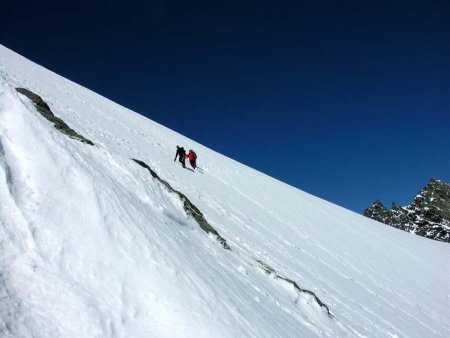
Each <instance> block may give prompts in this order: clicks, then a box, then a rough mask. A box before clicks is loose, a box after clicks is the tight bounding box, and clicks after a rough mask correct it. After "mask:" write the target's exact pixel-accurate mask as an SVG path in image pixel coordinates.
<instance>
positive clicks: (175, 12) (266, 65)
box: [0, 0, 450, 212]
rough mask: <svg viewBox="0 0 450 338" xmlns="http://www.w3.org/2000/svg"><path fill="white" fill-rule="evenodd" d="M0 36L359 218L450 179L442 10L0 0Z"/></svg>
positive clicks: (449, 82) (447, 20) (395, 5)
mask: <svg viewBox="0 0 450 338" xmlns="http://www.w3.org/2000/svg"><path fill="white" fill-rule="evenodd" d="M0 43H2V44H4V45H5V46H6V47H8V48H10V49H12V50H14V51H16V52H18V53H20V54H22V55H24V56H25V57H27V58H29V59H31V60H33V61H34V62H36V63H38V64H41V65H42V66H44V67H46V68H49V69H51V70H53V71H54V72H56V73H59V74H60V75H62V76H65V77H67V78H69V79H71V80H72V81H75V82H77V83H79V84H81V85H83V86H86V87H88V88H90V89H92V90H94V91H96V92H98V93H100V94H102V95H104V96H106V97H108V98H110V99H112V100H113V101H116V102H118V103H120V104H122V105H124V106H126V107H128V108H130V109H132V110H135V111H136V112H138V113H141V114H143V115H146V116H148V117H149V118H150V119H152V120H154V121H157V122H159V123H161V124H164V125H165V126H167V127H169V128H171V129H174V130H176V131H178V132H180V133H182V134H184V135H186V136H188V137H191V138H193V139H195V140H196V141H198V142H200V143H202V144H204V145H206V146H208V147H210V148H212V149H214V150H216V151H219V152H221V153H223V154H225V155H227V156H229V157H231V158H234V159H236V160H238V161H240V162H242V163H245V164H247V165H249V166H251V167H253V168H255V169H257V170H260V171H262V172H265V173H267V174H269V175H271V176H273V177H275V178H278V179H280V180H282V181H284V182H287V183H289V184H291V185H293V186H296V187H298V188H300V189H302V190H305V191H307V192H310V193H312V194H314V195H317V196H319V197H322V198H324V199H326V200H329V201H332V202H334V203H337V204H339V205H341V206H344V207H346V208H349V209H351V210H354V211H357V212H362V210H363V209H364V208H365V207H367V206H369V205H370V204H371V203H372V201H373V200H374V199H376V198H379V199H381V201H383V202H384V203H385V204H387V205H388V206H390V203H391V202H397V203H399V204H407V203H409V202H410V201H411V199H412V197H413V196H414V194H415V193H417V192H418V190H419V189H420V188H421V187H422V186H423V185H424V184H425V183H426V182H427V181H428V180H429V179H430V178H431V177H436V178H440V179H443V180H445V181H447V182H450V61H449V60H450V2H449V1H442V2H441V1H406V0H404V1H388V2H383V1H376V2H371V1H357V2H356V1H355V2H351V1H344V2H343V3H341V2H340V1H320V0H319V1H251V2H250V1H234V0H228V1H205V2H198V1H194V2H189V1H179V2H178V1H136V0H134V1H84V0H81V1H77V2H64V1H13V0H0ZM174 147H175V144H174ZM168 156H173V154H168ZM199 156H200V160H201V154H199ZM200 162H201V161H200ZM200 165H201V163H200Z"/></svg>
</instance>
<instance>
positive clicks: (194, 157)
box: [186, 151, 197, 161]
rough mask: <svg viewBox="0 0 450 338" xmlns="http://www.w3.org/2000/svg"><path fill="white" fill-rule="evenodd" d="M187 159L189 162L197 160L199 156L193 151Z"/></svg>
mask: <svg viewBox="0 0 450 338" xmlns="http://www.w3.org/2000/svg"><path fill="white" fill-rule="evenodd" d="M186 157H187V158H188V160H189V161H193V160H195V159H197V155H196V154H195V153H194V152H193V151H191V152H189V154H187V155H186Z"/></svg>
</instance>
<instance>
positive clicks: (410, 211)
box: [364, 178, 450, 242]
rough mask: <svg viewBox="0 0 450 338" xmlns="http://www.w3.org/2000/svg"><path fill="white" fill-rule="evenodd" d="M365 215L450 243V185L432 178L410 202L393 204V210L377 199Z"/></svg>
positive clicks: (365, 211)
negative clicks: (404, 204) (408, 203)
mask: <svg viewBox="0 0 450 338" xmlns="http://www.w3.org/2000/svg"><path fill="white" fill-rule="evenodd" d="M364 216H366V217H369V218H372V219H374V220H377V221H379V222H382V223H385V224H388V225H390V226H393V227H395V228H398V229H401V230H405V231H408V232H411V233H414V234H416V235H419V236H424V237H427V238H431V239H434V240H438V241H442V242H450V184H448V183H445V182H444V181H442V180H438V179H435V178H432V179H430V181H429V182H428V183H427V184H426V185H425V186H424V187H423V188H422V190H421V191H420V192H419V193H418V194H417V195H416V196H415V197H414V200H413V202H412V203H411V204H410V205H407V206H405V207H402V206H400V205H398V204H396V203H392V208H391V209H390V210H389V209H386V208H385V207H384V205H383V203H381V202H380V201H379V200H376V201H375V202H374V203H373V204H372V206H370V207H369V208H367V209H366V210H364Z"/></svg>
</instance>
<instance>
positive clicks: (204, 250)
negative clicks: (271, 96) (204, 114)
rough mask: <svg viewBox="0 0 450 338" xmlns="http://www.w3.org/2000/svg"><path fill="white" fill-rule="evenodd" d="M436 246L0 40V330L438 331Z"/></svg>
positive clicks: (439, 263)
mask: <svg viewBox="0 0 450 338" xmlns="http://www.w3.org/2000/svg"><path fill="white" fill-rule="evenodd" d="M130 85H133V84H132V83H131V84H130V83H124V86H130ZM179 113H180V114H181V113H182V112H179ZM176 145H180V146H184V147H186V149H193V150H195V152H196V153H197V155H198V160H197V162H198V166H199V167H200V168H201V169H202V172H200V171H199V172H197V171H192V170H189V169H188V168H183V167H182V166H181V165H180V164H179V163H177V162H174V160H173V159H174V155H175V150H176ZM448 261H450V246H448V245H447V244H446V243H441V242H437V241H430V240H427V239H425V238H422V237H419V236H413V235H410V234H408V233H406V232H403V231H398V230H396V229H393V228H391V227H386V226H384V227H383V226H380V224H379V223H378V222H376V221H374V220H371V219H369V218H366V217H364V216H362V215H359V214H356V213H354V212H351V211H349V210H346V209H344V208H341V207H339V206H337V205H334V204H332V203H329V202H327V201H324V200H322V199H320V198H317V197H315V196H312V195H310V194H307V193H305V192H303V191H301V190H299V189H296V188H294V187H292V186H289V185H287V184H284V183H282V182H280V181H277V180H275V179H273V178H271V177H269V176H267V175H264V174H262V173H260V172H258V171H256V170H253V169H251V168H249V167H247V166H245V165H243V164H240V163H238V162H236V161H234V160H232V159H229V158H227V157H225V156H223V155H221V154H219V153H217V152H215V151H213V150H211V149H208V148H207V147H204V146H202V145H201V144H199V143H197V142H195V141H194V140H191V139H188V138H186V137H184V136H183V135H180V134H178V133H176V132H174V131H172V130H170V129H168V128H166V127H164V126H161V125H160V124H158V123H155V122H153V121H151V120H149V119H147V118H145V117H143V116H141V115H139V114H137V113H134V112H132V111H130V110H129V109H126V108H124V107H122V106H120V105H118V104H116V103H114V102H112V101H110V100H108V99H106V98H104V97H102V96H100V95H98V94H96V93H94V92H92V91H90V90H88V89H86V88H83V87H81V86H79V85H77V84H75V83H73V82H71V81H69V80H67V79H65V78H62V77H61V76H58V75H57V74H55V73H52V72H51V71H49V70H47V69H45V68H43V67H41V66H39V65H37V64H35V63H33V62H31V61H29V60H27V59H25V58H23V57H22V56H20V55H18V54H16V53H14V52H12V51H11V50H9V49H7V48H5V47H3V46H0V300H1V301H0V336H1V337H135V338H138V337H214V338H219V337H283V338H286V337H449V336H450V316H449V312H448V304H449V299H450V298H449V297H450V270H449V269H447V268H445V267H446V262H448Z"/></svg>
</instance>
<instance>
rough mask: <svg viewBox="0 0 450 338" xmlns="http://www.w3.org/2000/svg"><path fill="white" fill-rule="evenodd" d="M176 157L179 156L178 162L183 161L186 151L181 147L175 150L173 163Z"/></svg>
mask: <svg viewBox="0 0 450 338" xmlns="http://www.w3.org/2000/svg"><path fill="white" fill-rule="evenodd" d="M177 156H180V160H182V159H184V158H185V157H186V150H184V148H183V147H179V148H177V152H176V154H175V159H174V161H175V160H176V159H177Z"/></svg>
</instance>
